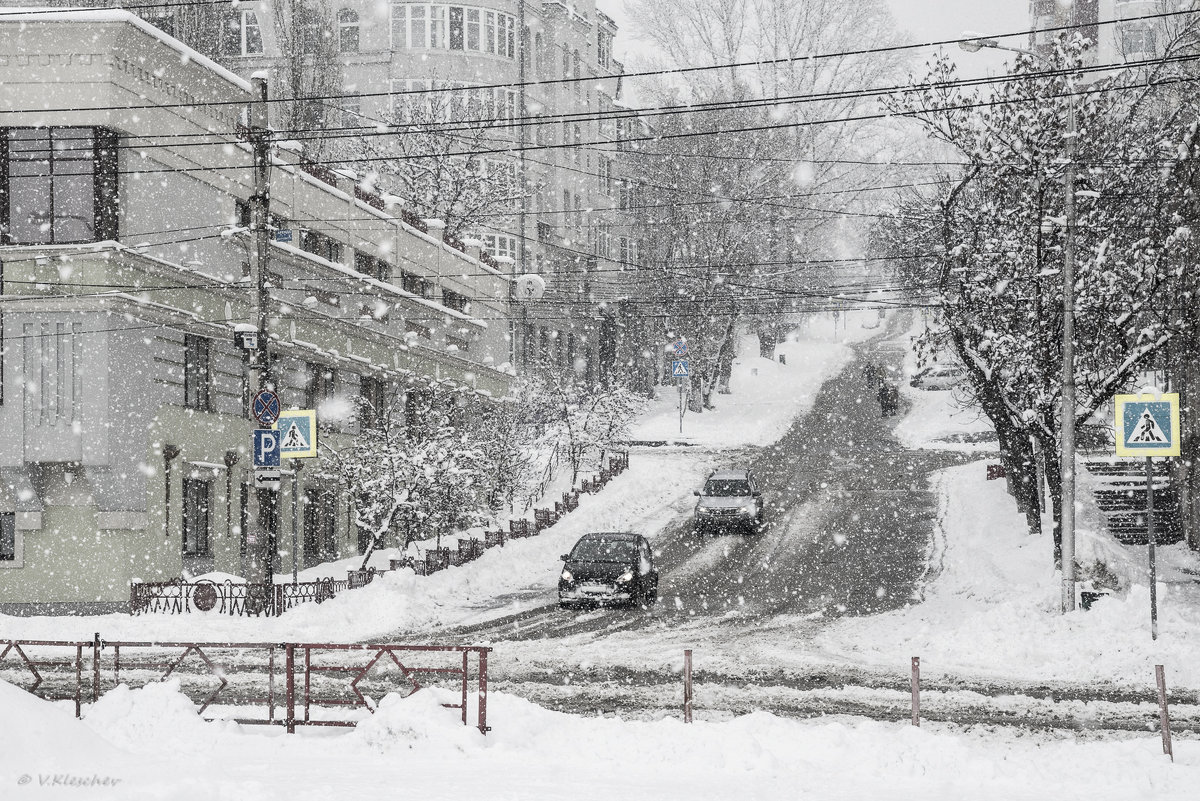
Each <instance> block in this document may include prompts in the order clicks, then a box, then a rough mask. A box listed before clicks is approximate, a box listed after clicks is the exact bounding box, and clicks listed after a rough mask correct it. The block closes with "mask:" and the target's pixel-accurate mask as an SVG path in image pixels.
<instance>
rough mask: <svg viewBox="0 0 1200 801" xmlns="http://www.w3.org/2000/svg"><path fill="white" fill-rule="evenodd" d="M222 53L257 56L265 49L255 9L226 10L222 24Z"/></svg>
mask: <svg viewBox="0 0 1200 801" xmlns="http://www.w3.org/2000/svg"><path fill="white" fill-rule="evenodd" d="M220 47H221V53H222V54H223V55H226V56H257V55H261V54H262V51H263V42H262V29H261V28H260V27H259V26H258V15H257V14H255V13H254V12H253V11H226V12H225V15H224V17H223V18H222V24H221V42H220Z"/></svg>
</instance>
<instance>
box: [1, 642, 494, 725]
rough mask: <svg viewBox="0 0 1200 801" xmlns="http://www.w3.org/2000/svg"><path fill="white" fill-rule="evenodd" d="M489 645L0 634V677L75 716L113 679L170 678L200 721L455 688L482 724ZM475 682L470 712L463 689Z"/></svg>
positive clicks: (341, 713) (323, 721) (320, 720)
mask: <svg viewBox="0 0 1200 801" xmlns="http://www.w3.org/2000/svg"><path fill="white" fill-rule="evenodd" d="M490 651H491V649H490V648H486V647H483V646H459V645H401V644H383V645H378V644H363V643H261V642H257V643H253V642H251V643H238V642H204V643H202V642H107V641H105V640H102V639H101V638H100V635H99V634H97V635H96V636H95V638H94V639H93V640H91V641H87V642H68V641H56V640H0V678H3V679H4V680H5V681H8V682H10V683H12V684H14V685H16V686H18V687H21V688H23V689H25V690H26V691H28V692H30V693H33V694H34V695H37V696H39V697H41V698H45V699H47V700H66V701H73V702H74V704H75V716H76V717H80V716H81V714H82V711H83V704H84V703H85V700H88V699H90V700H91V701H93V702H94V701H96V700H97V699H99V697H100V696H101V694H103V693H104V692H105V691H107V690H109V689H112V688H114V687H116V686H118V685H120V684H126V685H128V686H130V687H144V686H146V685H147V684H151V683H153V682H156V681H162V680H164V679H166V678H169V677H177V678H179V679H180V689H181V691H182V692H184V693H185V694H186V695H187V696H188V697H189V698H191V699H192V700H193V701H194V702H195V703H196V704H198V710H197V711H198V713H199V714H200V715H201V716H202V717H204V718H205V719H206V720H216V719H224V720H234V721H237V722H238V723H245V724H258V725H274V726H283V727H285V728H286V729H287V731H288V732H294V731H295V730H296V727H297V726H354V725H356V724H357V723H358V721H360V720H362V719H363V718H364V716H365V715H369V714H370V713H372V712H374V709H375V706H376V702H377V700H378V699H380V698H382V697H383V696H384V695H386V694H387V693H390V692H399V693H401V694H402V695H405V696H407V695H411V694H412V693H414V692H417V691H419V690H421V689H423V688H425V687H430V686H440V687H443V688H446V689H451V690H454V691H456V695H457V697H458V703H452V704H443V706H446V707H448V708H452V709H459V710H460V711H461V718H462V722H463V724H464V725H467V724H468V720H469V719H470V718H472V717H473V718H474V722H473V724H472V725H474V726H475V727H476V728H478V729H479V730H480V731H481V732H484V733H486V732H487V731H488V728H489V727H488V725H487V659H488V653H489V652H490ZM472 688H474V691H475V694H474V707H473V710H474V715H471V714H470V712H471V711H472V706H471V704H470V703H469V702H470V700H471V690H472Z"/></svg>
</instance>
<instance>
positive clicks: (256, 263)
mask: <svg viewBox="0 0 1200 801" xmlns="http://www.w3.org/2000/svg"><path fill="white" fill-rule="evenodd" d="M250 82H251V84H252V85H253V87H254V99H253V100H252V101H251V104H250V144H251V147H252V150H253V159H254V194H253V195H251V196H250V228H251V239H252V243H253V249H254V258H253V259H251V261H250V276H251V279H252V280H251V283H252V284H253V286H254V294H253V296H252V303H251V308H252V310H253V313H252V318H251V319H252V320H253V321H254V324H255V325H256V326H257V327H258V337H257V340H258V341H257V343H256V346H255V348H254V351H253V356H252V357H251V359H250V378H251V382H252V384H253V390H252V392H251V396H252V397H253V395H256V394H258V393H259V392H261V391H262V390H264V389H266V388H267V387H268V385H269V384H270V383H271V361H270V350H269V347H268V344H267V320H268V316H269V314H270V300H271V297H270V291H269V287H268V284H267V280H268V276H269V275H270V271H269V269H268V267H269V266H270V261H271V232H270V229H269V226H270V219H271V134H270V131H269V130H268V113H267V77H266V74H265V73H257V72H256V73H255V74H254V76H253V77H252V78H251V79H250ZM260 497H261V496H260ZM269 497H270V498H271V500H270V501H268V503H269V504H271V506H272V508H271V509H270V513H268V514H263V512H264V510H263V509H262V508H261V504H259V510H258V522H257V523H256V525H257V526H262V525H263V521H264V519H265V520H266V521H267V522H268V524H267V526H266V529H267V530H266V532H264V533H265V534H266V536H265V537H263V540H264V541H265V543H264V555H263V563H262V581H263V583H264V584H266V585H268V586H270V585H271V584H272V583H273V582H274V580H275V576H274V569H275V554H276V553H277V552H278V550H279V545H278V543H277V542H276V531H275V528H276V523H275V521H277V520H278V519H279V515H278V514H277V511H278V508H277V507H278V499H277V498H276V497H275V496H274V495H273V494H270V495H269Z"/></svg>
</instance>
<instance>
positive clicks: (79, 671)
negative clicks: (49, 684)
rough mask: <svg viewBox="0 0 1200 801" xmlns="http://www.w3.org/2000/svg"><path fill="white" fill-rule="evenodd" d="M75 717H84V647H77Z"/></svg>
mask: <svg viewBox="0 0 1200 801" xmlns="http://www.w3.org/2000/svg"><path fill="white" fill-rule="evenodd" d="M75 717H77V718H79V717H83V646H82V645H76V646H75Z"/></svg>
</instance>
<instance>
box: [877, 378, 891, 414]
mask: <svg viewBox="0 0 1200 801" xmlns="http://www.w3.org/2000/svg"><path fill="white" fill-rule="evenodd" d="M877 394H878V395H879V414H880V415H882V416H883V417H887V416H888V398H889V395H888V388H887V384H885V383H883V382H882V381H880V382H879V391H878V393H877Z"/></svg>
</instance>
